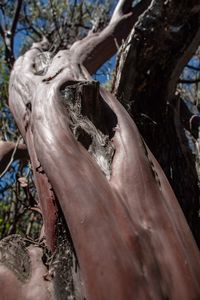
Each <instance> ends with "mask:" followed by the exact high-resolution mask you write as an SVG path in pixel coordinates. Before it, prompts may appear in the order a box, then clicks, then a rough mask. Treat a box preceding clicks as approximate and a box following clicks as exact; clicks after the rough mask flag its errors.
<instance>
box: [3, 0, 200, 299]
mask: <svg viewBox="0 0 200 300" xmlns="http://www.w3.org/2000/svg"><path fill="white" fill-rule="evenodd" d="M131 3H132V1H120V3H119V5H118V6H117V9H116V11H115V13H114V15H113V18H112V19H111V22H110V24H109V25H108V28H107V29H105V30H104V31H103V32H102V33H100V34H99V35H94V34H92V33H91V35H88V37H86V38H85V39H84V40H83V41H82V42H78V43H75V45H73V46H72V47H71V49H70V50H64V51H60V52H58V53H57V54H56V55H55V56H54V57H53V58H52V61H51V63H50V65H49V66H47V67H45V68H44V70H42V72H41V70H39V72H38V66H37V58H38V56H39V55H40V56H41V55H42V56H44V57H45V55H48V53H47V49H48V45H47V44H46V42H45V41H43V42H42V43H40V44H34V45H33V47H32V49H31V50H29V51H28V52H27V53H26V54H25V55H24V56H22V57H20V58H19V59H18V60H17V61H16V63H15V65H14V68H13V71H12V74H11V78H10V88H9V104H10V107H11V110H12V112H13V115H14V117H15V120H16V122H17V124H18V127H19V129H20V131H21V133H22V135H23V137H24V140H25V141H26V144H27V147H28V151H29V154H30V157H31V162H32V167H33V172H34V176H35V181H36V186H37V190H38V194H39V198H40V199H39V200H40V207H41V210H42V215H43V221H44V231H45V236H46V240H47V245H48V247H49V248H50V249H51V251H52V252H53V256H52V261H51V263H50V264H49V265H50V269H49V273H48V275H49V276H50V279H49V280H50V283H51V282H53V292H52V294H51V296H49V299H52V297H53V299H61V298H60V295H63V299H64V297H65V298H67V297H69V295H70V297H71V298H75V297H77V298H78V299H83V298H84V297H85V298H87V299H92V300H94V299H95V300H98V299H99V300H104V299H105V300H107V299H116V300H123V299H141V300H142V299H145V300H146V299H152V300H153V299H158V300H160V299H172V300H179V299H182V300H188V299H198V298H199V297H200V287H199V278H200V258H199V252H198V249H197V246H196V244H195V242H194V240H193V237H192V235H191V232H190V230H189V228H188V226H187V223H186V220H185V218H184V216H183V214H182V211H181V209H180V207H179V205H178V203H177V200H176V198H175V196H174V193H173V191H172V189H171V188H170V185H169V183H168V181H167V179H166V177H165V175H164V173H163V171H162V170H161V168H160V166H159V164H158V163H157V161H156V160H155V158H154V156H153V155H152V153H151V152H150V150H149V149H148V147H147V146H146V144H145V142H144V141H143V139H142V138H141V137H140V134H139V132H138V130H137V128H136V126H135V124H134V122H133V120H132V119H131V117H130V116H129V114H128V113H127V112H126V110H125V109H124V108H123V106H122V105H121V104H120V103H119V102H118V101H117V100H116V98H115V97H114V96H113V95H111V94H110V93H109V92H107V91H106V90H104V89H103V88H101V87H99V84H98V83H97V82H94V81H92V80H91V77H90V75H89V73H88V72H87V70H86V69H85V67H84V65H85V66H88V65H89V66H88V69H89V70H90V71H91V72H93V71H94V70H95V68H96V67H97V66H99V63H101V59H102V56H103V57H104V54H102V53H99V51H97V49H99V50H100V49H101V45H102V41H105V40H106V39H107V38H108V36H112V34H113V33H114V34H115V35H116V36H117V37H119V33H120V32H121V30H122V29H123V28H124V24H125V23H124V22H125V21H124V20H125V19H126V18H129V17H131V15H132V8H131ZM120 24H121V25H120ZM121 26H122V27H121ZM119 29H120V30H119ZM123 30H124V29H123ZM126 33H127V32H126V30H125V35H126ZM112 38H113V37H112ZM96 51H97V52H96ZM105 52H106V51H105ZM85 53H87V55H85ZM94 53H95V55H97V54H98V57H97V58H96V59H95V56H93V55H94ZM101 54H102V56H101ZM106 55H107V54H106ZM106 55H105V56H106ZM92 57H93V58H94V60H95V61H94V62H93V61H92V60H91V58H92ZM99 57H100V59H99ZM104 58H105V57H104ZM62 215H63V218H62ZM65 222H66V223H65ZM60 223H61V225H60ZM63 228H64V230H63ZM63 231H65V232H64V237H63V236H62V233H63ZM66 249H68V250H66ZM66 257H67V259H66V261H67V263H66V262H65V264H64V261H65V258H66ZM76 264H77V265H78V268H77V270H78V275H77V270H76V268H75V266H76ZM53 266H54V267H53ZM62 266H64V267H65V268H62ZM51 267H53V268H51ZM63 269H64V270H63ZM2 276H3V275H2ZM43 278H44V279H45V277H43ZM69 278H70V279H69ZM44 279H43V280H44ZM46 279H48V278H47V277H46ZM66 287H67V288H66ZM73 287H74V289H75V291H76V292H75V293H74V294H73V293H71V294H68V292H69V290H70V291H72V289H73ZM10 299H13V298H10ZM21 299H23V298H21ZM24 299H26V298H24ZM44 299H46V298H44Z"/></svg>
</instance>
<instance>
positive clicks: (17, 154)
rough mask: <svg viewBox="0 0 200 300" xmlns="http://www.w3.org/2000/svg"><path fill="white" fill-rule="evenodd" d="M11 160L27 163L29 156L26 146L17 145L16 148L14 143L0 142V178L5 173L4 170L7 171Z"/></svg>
mask: <svg viewBox="0 0 200 300" xmlns="http://www.w3.org/2000/svg"><path fill="white" fill-rule="evenodd" d="M11 159H12V160H16V159H20V160H21V161H23V162H25V161H27V160H28V159H29V155H28V151H27V148H26V145H24V144H18V145H17V147H16V143H13V142H4V141H0V173H1V175H0V177H1V176H2V173H3V174H4V173H5V172H4V171H5V169H6V170H7V166H8V164H9V162H10V161H11Z"/></svg>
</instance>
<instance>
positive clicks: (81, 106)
mask: <svg viewBox="0 0 200 300" xmlns="http://www.w3.org/2000/svg"><path fill="white" fill-rule="evenodd" d="M60 92H61V94H62V100H63V103H64V106H65V107H66V108H67V111H68V114H69V117H70V121H71V123H70V129H71V131H72V133H73V135H74V136H75V138H76V139H77V140H78V141H79V142H80V143H81V144H82V145H83V146H84V147H85V148H86V149H87V150H88V152H89V153H90V154H91V156H92V157H93V158H94V159H95V161H96V162H97V164H98V165H99V167H100V168H101V170H102V172H103V173H104V174H105V175H106V177H107V178H108V179H110V176H111V164H112V159H113V156H114V152H115V149H114V145H113V144H112V142H111V139H112V137H113V135H114V128H115V127H116V125H117V117H116V115H115V114H114V113H113V111H112V110H111V109H110V108H109V107H108V105H107V104H106V103H105V102H104V100H103V99H102V97H101V96H100V93H99V83H98V82H96V81H81V82H67V83H65V84H63V85H62V86H61V88H60ZM105 112H106V113H105Z"/></svg>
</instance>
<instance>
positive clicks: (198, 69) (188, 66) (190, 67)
mask: <svg viewBox="0 0 200 300" xmlns="http://www.w3.org/2000/svg"><path fill="white" fill-rule="evenodd" d="M186 68H189V69H191V70H194V71H200V67H199V68H198V67H194V66H191V65H187V66H186Z"/></svg>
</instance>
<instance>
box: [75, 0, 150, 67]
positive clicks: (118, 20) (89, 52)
mask: <svg viewBox="0 0 200 300" xmlns="http://www.w3.org/2000/svg"><path fill="white" fill-rule="evenodd" d="M131 3H132V1H125V0H122V1H119V3H118V5H117V7H116V9H115V11H114V13H113V17H112V18H111V21H110V23H109V24H108V26H107V27H106V28H105V29H104V30H103V31H102V32H100V33H91V32H90V33H89V34H88V36H87V37H86V38H84V39H83V40H81V41H78V42H76V43H74V44H73V46H72V47H71V50H72V51H74V55H73V56H74V58H75V59H76V60H77V61H79V62H80V63H81V64H83V65H84V66H85V67H86V68H87V70H88V71H89V72H90V73H94V72H95V71H96V70H97V69H98V68H99V67H100V66H101V65H102V64H103V63H105V61H106V60H108V59H109V58H110V57H111V56H112V55H113V54H114V53H115V52H116V51H117V47H118V45H121V43H122V40H123V39H126V37H127V35H128V34H129V32H130V30H131V28H132V27H133V25H134V24H135V23H136V21H137V19H138V17H139V16H140V15H141V14H142V13H143V12H144V11H145V9H146V8H147V7H148V5H149V4H150V3H151V1H150V0H143V1H141V2H140V3H139V4H137V5H136V6H135V7H134V8H132V5H131Z"/></svg>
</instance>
